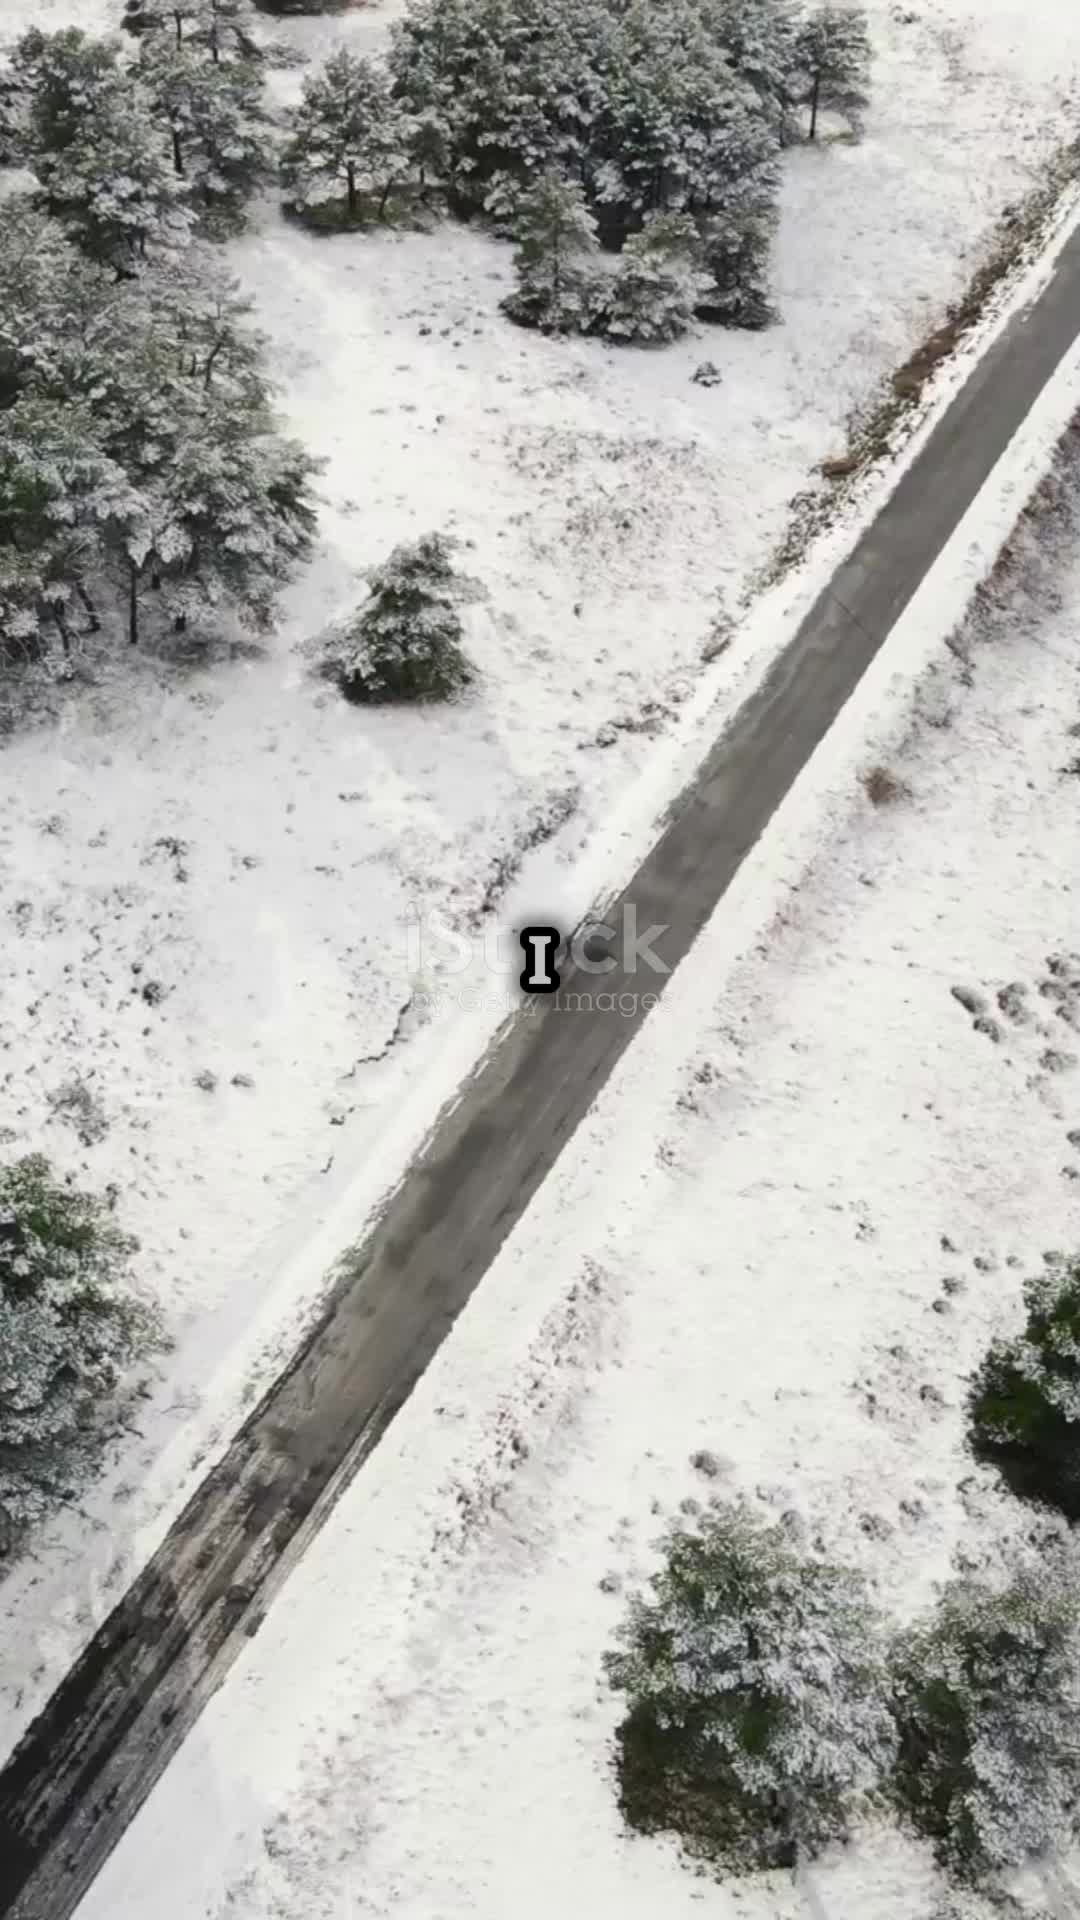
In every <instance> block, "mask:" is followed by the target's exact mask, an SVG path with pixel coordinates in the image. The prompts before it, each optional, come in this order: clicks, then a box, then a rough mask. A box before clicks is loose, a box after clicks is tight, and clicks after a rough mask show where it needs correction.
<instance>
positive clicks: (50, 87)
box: [11, 27, 123, 166]
mask: <svg viewBox="0 0 1080 1920" xmlns="http://www.w3.org/2000/svg"><path fill="white" fill-rule="evenodd" d="M119 55H120V43H119V41H116V40H95V39H92V38H91V37H90V36H89V35H87V34H85V33H83V31H82V29H81V28H79V27H65V28H63V29H62V30H61V31H60V32H58V33H42V32H41V30H40V28H38V27H32V28H31V29H30V31H29V32H27V33H24V34H23V35H22V37H21V39H20V40H18V41H17V42H16V45H15V47H14V50H13V52H12V56H11V74H12V80H13V84H14V85H15V87H17V88H18V90H19V92H20V93H21V95H22V97H23V99H24V101H25V103H26V105H25V113H24V116H23V137H24V143H25V144H24V146H23V148H22V150H21V152H20V155H19V157H20V158H21V159H23V160H25V161H26V162H27V164H29V165H31V166H34V165H36V163H37V161H38V160H39V159H41V158H43V157H50V156H51V157H53V164H54V165H57V166H58V164H59V162H58V159H57V158H56V157H57V156H59V155H61V154H63V152H64V151H65V149H66V148H68V147H70V146H72V145H73V144H74V143H75V142H76V141H78V140H81V139H82V138H83V137H84V135H85V133H86V130H87V128H88V127H89V126H91V125H92V123H93V122H94V120H95V119H96V118H97V117H98V115H99V114H101V113H103V112H106V111H107V110H108V108H109V105H110V103H111V102H112V100H114V99H115V97H116V92H117V89H118V87H120V86H122V84H123V81H122V75H121V73H120V68H119Z"/></svg>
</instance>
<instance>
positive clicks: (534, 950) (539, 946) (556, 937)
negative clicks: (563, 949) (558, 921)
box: [518, 927, 562, 993]
mask: <svg viewBox="0 0 1080 1920" xmlns="http://www.w3.org/2000/svg"><path fill="white" fill-rule="evenodd" d="M518 939H519V940H520V941H521V948H522V952H523V953H524V955H525V965H524V967H523V968H522V970H521V976H520V984H521V989H522V992H523V993H558V991H559V981H560V979H561V977H562V976H561V975H560V973H559V969H558V967H557V966H556V965H555V955H556V954H557V953H558V951H559V944H560V941H561V939H562V935H561V934H560V932H559V930H558V928H557V927H522V929H521V932H520V933H519V934H518Z"/></svg>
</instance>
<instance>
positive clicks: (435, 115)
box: [390, 0, 618, 212]
mask: <svg viewBox="0 0 1080 1920" xmlns="http://www.w3.org/2000/svg"><path fill="white" fill-rule="evenodd" d="M617 11H618V9H617V8H616V7H614V6H613V5H612V4H611V0H576V4H575V0H414V4H413V5H411V6H410V7H409V9H408V11H407V13H406V15H405V17H404V19H403V20H401V21H400V22H398V23H397V25H396V26H395V28H394V31H393V37H392V43H391V56H390V63H391V69H392V71H393V75H394V81H395V86H396V89H397V91H398V93H399V95H400V97H401V99H402V101H403V102H404V104H405V105H406V106H407V108H408V110H409V112H410V114H412V115H414V116H422V115H429V116H431V117H432V119H433V121H434V122H435V124H436V125H437V126H438V127H439V128H440V129H441V131H442V135H443V141H444V148H445V177H446V181H447V185H448V188H449V191H450V196H451V200H452V203H453V204H454V205H455V207H456V209H457V210H458V211H462V212H465V211H473V210H477V209H479V208H482V207H485V206H487V205H488V202H489V196H490V193H491V189H492V185H493V183H494V182H496V181H497V180H499V179H500V178H505V179H508V180H510V181H512V182H514V183H516V184H517V185H518V186H519V187H520V186H522V185H527V184H530V183H531V182H533V181H535V180H536V179H538V178H539V177H540V175H542V174H544V173H555V174H563V175H566V176H567V177H571V178H574V179H578V180H580V182H581V184H582V185H583V186H584V187H585V189H586V191H587V192H589V193H591V191H592V169H593V148H594V143H595V138H596V132H597V128H598V126H599V123H600V120H601V117H602V115H603V112H604V106H605V87H604V79H603V76H604V74H605V73H606V72H607V71H608V70H609V69H610V68H612V66H613V63H614V60H615V52H614V48H615V41H616V36H617Z"/></svg>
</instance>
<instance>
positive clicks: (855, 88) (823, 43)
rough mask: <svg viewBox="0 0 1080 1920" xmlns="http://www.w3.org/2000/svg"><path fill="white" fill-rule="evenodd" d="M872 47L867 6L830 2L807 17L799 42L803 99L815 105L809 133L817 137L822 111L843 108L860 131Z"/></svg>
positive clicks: (812, 107) (867, 98)
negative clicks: (842, 4) (819, 116)
mask: <svg viewBox="0 0 1080 1920" xmlns="http://www.w3.org/2000/svg"><path fill="white" fill-rule="evenodd" d="M871 57H872V50H871V45H870V29H869V25H868V22H867V18H866V9H865V8H864V7H859V6H834V5H832V4H826V5H824V6H821V7H817V8H815V10H814V12H812V13H811V14H810V15H809V17H808V18H807V20H806V21H805V22H804V24H803V27H802V30H801V32H800V34H799V37H798V43H797V60H798V66H799V68H800V69H801V72H802V75H803V82H802V87H801V91H800V98H801V100H802V101H803V103H804V104H805V105H807V106H808V107H809V109H810V126H809V137H810V139H811V140H814V139H816V137H817V127H818V115H819V113H821V112H830V113H838V114H840V115H841V117H842V118H843V119H845V120H846V121H847V123H848V125H849V126H850V127H851V128H852V130H853V131H854V132H856V133H857V132H858V131H859V128H860V126H861V123H862V110H863V108H864V107H865V106H866V105H867V102H868V100H869V84H870V62H871Z"/></svg>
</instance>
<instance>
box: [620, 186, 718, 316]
mask: <svg viewBox="0 0 1080 1920" xmlns="http://www.w3.org/2000/svg"><path fill="white" fill-rule="evenodd" d="M700 257H701V241H700V239H699V236H698V231H697V228H696V226H695V225H694V222H693V220H691V218H690V216H689V215H688V214H684V213H653V214H650V215H649V218H648V219H647V220H646V222H645V225H644V227H643V228H642V230H641V232H640V233H636V234H633V235H632V236H631V238H630V239H629V240H628V241H627V242H626V245H625V247H624V248H623V250H622V253H621V254H620V256H619V266H618V271H617V273H616V274H615V275H614V276H613V278H612V282H611V288H610V291H609V292H608V294H607V296H606V300H605V307H604V319H603V330H604V332H605V333H606V334H610V336H611V337H612V338H613V339H615V340H622V341H626V342H631V341H645V342H649V343H655V342H659V341H663V340H677V339H678V338H679V336H680V335H681V334H684V333H685V332H686V329H687V327H688V326H689V325H690V322H691V320H692V318H693V314H694V308H695V307H696V305H697V303H698V301H699V300H700V299H701V298H702V297H703V295H704V293H705V291H706V289H707V287H708V285H709V280H708V276H707V275H706V274H703V273H702V271H701V268H700V265H699V261H700Z"/></svg>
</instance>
